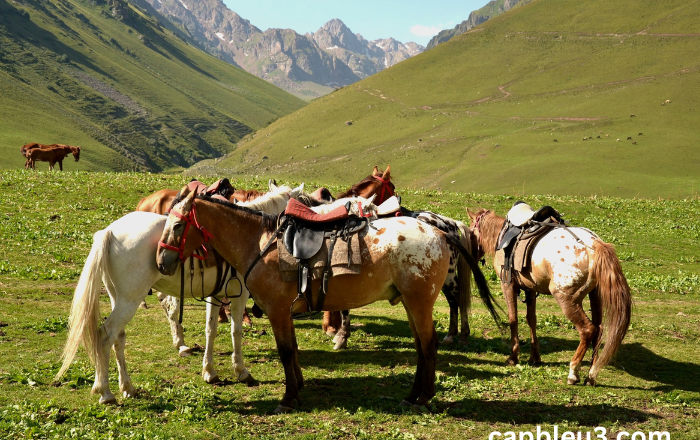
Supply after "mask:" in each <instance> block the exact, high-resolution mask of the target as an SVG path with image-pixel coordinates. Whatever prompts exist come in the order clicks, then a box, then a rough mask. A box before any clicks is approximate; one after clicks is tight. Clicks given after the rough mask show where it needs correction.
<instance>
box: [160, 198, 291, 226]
mask: <svg viewBox="0 0 700 440" xmlns="http://www.w3.org/2000/svg"><path fill="white" fill-rule="evenodd" d="M196 198H197V199H200V200H204V201H207V202H211V203H214V204H217V205H222V206H226V207H227V208H231V209H233V210H235V211H239V212H242V213H244V214H247V215H251V216H255V217H261V218H262V227H263V230H264V231H265V232H275V230H276V229H277V218H278V217H279V216H278V215H277V214H268V213H266V212H262V211H257V210H255V209H250V208H248V207H246V206H242V205H240V204H235V203H231V202H229V201H226V200H221V199H215V198H212V197H209V196H207V195H204V194H201V195H198V196H196ZM178 199H181V198H180V194H178V197H176V198H175V200H173V206H174V204H175V203H176V202H177V200H178Z"/></svg>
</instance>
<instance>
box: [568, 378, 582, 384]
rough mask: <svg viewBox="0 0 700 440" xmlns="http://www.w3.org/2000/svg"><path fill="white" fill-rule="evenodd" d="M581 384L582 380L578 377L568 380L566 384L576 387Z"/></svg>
mask: <svg viewBox="0 0 700 440" xmlns="http://www.w3.org/2000/svg"><path fill="white" fill-rule="evenodd" d="M579 382H581V379H579V378H578V377H577V378H573V377H569V378H568V379H567V380H566V383H568V384H569V385H576V384H577V383H579Z"/></svg>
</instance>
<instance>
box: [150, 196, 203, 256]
mask: <svg viewBox="0 0 700 440" xmlns="http://www.w3.org/2000/svg"><path fill="white" fill-rule="evenodd" d="M195 206H197V205H195V204H194V202H192V209H190V213H189V214H188V215H187V216H184V215H182V214H180V213H179V212H177V211H172V212H171V211H170V210H168V212H167V213H166V214H173V215H174V216H175V217H179V218H181V219H183V220H184V221H185V222H186V223H185V231H184V232H183V233H182V241H181V242H180V247H175V246H171V245H169V244H167V243H163V242H162V241H159V242H158V246H160V247H162V248H165V249H168V250H170V251H176V252H177V253H178V255H179V256H180V261H183V262H184V261H185V260H186V259H187V258H189V255H188V256H185V255H184V252H185V241H186V240H187V233H188V232H189V230H190V225H194V227H195V228H197V229H199V232H201V233H202V236H203V237H204V243H206V242H207V241H209V239H210V238H211V237H212V235H211V233H210V232H209V231H207V230H206V229H204V227H203V226H201V225H200V224H199V222H197V214H196V211H195ZM202 253H203V254H204V255H203V256H201V255H197V254H194V253H193V254H191V255H192V257H194V258H196V259H198V260H204V259H206V258H207V248H206V247H204V244H202Z"/></svg>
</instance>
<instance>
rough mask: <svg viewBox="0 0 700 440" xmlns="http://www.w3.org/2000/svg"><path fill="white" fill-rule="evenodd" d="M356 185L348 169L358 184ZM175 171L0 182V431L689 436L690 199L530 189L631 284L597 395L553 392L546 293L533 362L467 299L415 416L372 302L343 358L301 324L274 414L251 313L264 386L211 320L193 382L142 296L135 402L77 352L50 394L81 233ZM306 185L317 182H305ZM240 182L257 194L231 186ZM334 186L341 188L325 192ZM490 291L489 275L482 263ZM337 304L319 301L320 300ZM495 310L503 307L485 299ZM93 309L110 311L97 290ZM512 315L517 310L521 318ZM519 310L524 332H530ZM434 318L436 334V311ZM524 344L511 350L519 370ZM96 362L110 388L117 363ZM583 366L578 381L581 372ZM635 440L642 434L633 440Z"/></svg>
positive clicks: (567, 342)
mask: <svg viewBox="0 0 700 440" xmlns="http://www.w3.org/2000/svg"><path fill="white" fill-rule="evenodd" d="M354 177H355V178H353V179H352V180H350V181H348V182H346V183H347V184H350V183H352V181H356V180H359V179H360V178H361V177H363V176H362V174H360V175H357V176H354ZM186 180H187V179H186V178H185V177H183V176H165V175H154V174H103V173H85V172H64V173H45V172H37V173H26V172H22V171H0V189H1V191H0V206H2V207H3V209H2V211H0V243H2V246H0V323H1V324H0V325H1V327H0V390H1V392H0V438H8V439H17V438H67V437H74V438H141V439H166V438H201V439H211V438H244V437H253V436H254V437H258V438H279V437H280V436H285V437H288V438H399V439H413V438H438V439H442V438H455V439H465V438H467V439H486V438H488V435H489V433H491V432H492V431H494V430H497V431H500V432H506V431H511V430H514V431H516V432H517V431H533V432H534V431H535V430H536V427H537V426H538V425H539V426H541V427H542V429H544V430H547V431H549V432H550V433H551V432H552V430H553V429H554V428H553V427H554V426H555V425H556V426H557V427H558V431H559V433H560V435H561V433H562V432H563V431H567V430H568V431H581V432H583V436H584V437H583V438H585V435H586V434H585V433H586V432H590V433H591V438H596V437H595V436H596V434H595V433H594V431H593V430H594V428H595V427H598V426H601V427H604V428H606V432H607V437H606V438H615V436H616V435H617V433H618V432H622V431H627V432H630V433H632V432H635V431H641V432H644V433H645V437H644V438H648V433H649V431H668V432H669V433H670V438H671V439H674V440H676V439H696V438H698V436H700V421H699V420H700V417H699V416H700V383H699V382H698V380H697V373H698V371H700V362H699V361H698V357H697V346H698V343H699V342H700V298H699V297H698V293H699V292H698V290H699V289H700V279H699V277H698V273H700V255H698V253H697V242H698V239H699V238H700V226H699V225H698V222H697V219H698V218H700V200H698V199H697V198H694V199H690V198H688V199H685V200H663V199H659V200H648V199H621V198H608V197H591V198H588V197H565V196H528V197H525V198H524V199H525V200H526V201H527V202H528V203H530V204H531V205H533V206H539V205H542V204H551V205H554V206H555V207H557V208H559V209H560V210H561V211H562V212H563V213H564V215H565V217H566V218H567V219H568V220H569V221H570V222H571V223H573V224H575V225H581V226H586V227H589V228H591V229H593V230H594V231H596V232H598V233H599V234H600V235H601V236H602V237H603V238H604V239H605V240H607V241H611V242H613V243H615V245H616V248H617V251H618V254H619V256H620V257H621V259H622V264H623V268H624V270H625V273H626V274H627V276H628V278H629V280H630V284H631V286H632V287H633V297H634V301H635V308H634V314H633V319H632V326H631V330H630V332H629V334H628V336H627V338H626V339H625V342H624V344H623V346H622V348H621V350H620V352H619V353H618V356H617V357H616V360H615V361H614V362H613V363H612V365H610V366H609V367H608V368H606V369H605V370H603V372H602V373H601V375H600V376H599V381H600V385H599V386H597V387H595V388H590V387H584V386H567V385H565V383H566V375H567V372H568V362H569V360H570V358H571V356H572V355H573V351H574V349H575V347H576V345H577V343H578V342H577V341H578V338H577V336H576V334H575V330H574V329H573V327H572V326H571V324H570V323H569V322H568V321H567V320H566V319H565V318H564V317H563V315H562V314H561V313H560V311H559V310H558V307H557V306H556V304H555V303H554V301H553V300H552V299H551V298H541V299H540V301H539V302H538V306H539V321H538V331H539V334H540V336H541V343H542V355H543V361H544V366H542V367H539V368H533V367H530V366H527V365H523V366H519V367H505V366H504V361H505V357H506V353H507V350H508V349H507V346H506V344H505V343H504V341H503V340H502V339H501V338H500V336H499V334H498V332H497V330H496V329H495V327H494V325H493V323H492V322H491V321H490V318H488V316H487V314H486V311H485V309H484V308H483V307H482V306H480V305H476V306H475V308H474V311H473V315H472V318H471V323H472V337H471V341H470V343H469V344H468V345H467V346H465V347H456V346H455V347H447V346H440V348H439V353H438V365H437V378H438V379H437V391H438V394H437V396H436V397H435V398H434V399H433V401H432V408H431V411H430V412H429V413H415V412H412V411H404V410H402V409H401V408H399V406H398V403H399V401H400V400H401V398H402V397H403V396H404V395H405V394H406V393H407V392H408V387H409V385H410V383H411V381H412V378H413V373H414V369H415V362H416V354H415V350H414V348H413V341H412V338H411V336H410V329H409V327H408V324H407V322H406V319H405V314H404V311H403V309H402V308H401V307H400V306H398V307H391V306H389V305H388V304H383V303H382V304H379V303H377V304H374V305H372V306H369V307H366V308H363V309H360V310H356V311H354V312H353V317H354V318H353V324H354V325H353V332H354V333H353V335H352V337H351V339H350V341H349V349H348V350H346V351H343V352H334V351H333V350H332V343H331V342H330V340H329V338H328V337H326V336H325V335H323V334H322V333H321V331H320V329H319V327H320V323H319V321H318V320H316V321H310V322H301V323H298V325H297V326H296V327H297V335H298V337H299V343H300V361H301V365H302V368H303V372H304V377H305V379H306V380H307V382H306V383H307V386H306V387H305V388H304V390H303V391H302V392H301V398H302V405H301V406H300V407H299V408H298V410H297V411H295V412H294V413H291V414H288V415H281V416H273V415H270V413H271V411H272V410H273V409H274V408H275V407H276V405H277V403H278V401H279V399H280V398H281V395H282V392H283V388H284V384H283V378H284V376H283V372H282V367H281V363H280V362H279V357H278V355H277V352H276V348H275V344H274V339H273V337H272V334H271V333H272V332H271V330H270V327H269V325H268V323H267V321H266V320H265V319H258V320H255V321H254V327H253V328H251V329H249V330H247V331H246V332H245V334H244V338H243V341H244V347H243V352H244V356H245V359H246V365H247V366H248V368H249V369H250V371H251V373H252V374H253V375H254V376H255V377H256V378H257V379H258V380H260V381H261V384H260V385H259V386H257V387H255V388H247V387H245V386H244V385H242V384H238V383H233V382H232V373H231V367H230V345H229V342H228V337H227V334H228V331H229V327H228V325H221V326H220V327H219V334H220V339H219V341H218V342H219V344H218V349H217V350H216V355H215V360H216V364H217V369H218V371H219V376H220V377H221V378H222V379H223V380H224V382H222V383H220V384H217V385H215V386H212V385H207V384H205V383H204V382H203V381H202V380H201V378H200V376H199V373H200V371H201V358H200V355H201V352H200V353H195V355H194V356H191V357H189V358H180V357H178V356H177V353H176V350H175V349H173V348H172V347H171V346H170V336H169V332H168V326H167V323H166V321H165V317H164V315H163V313H162V311H161V310H160V308H159V306H158V305H157V301H156V299H155V297H148V298H147V303H148V305H149V308H148V309H147V310H139V311H138V312H137V314H136V317H135V318H134V320H133V321H132V322H131V323H130V325H129V326H127V336H128V338H127V353H126V354H127V362H128V366H129V370H130V372H131V373H132V379H133V381H134V385H135V386H136V387H137V388H138V389H139V396H138V397H137V398H135V399H121V398H120V399H119V405H117V406H110V407H103V406H100V405H98V404H97V398H96V397H95V396H92V395H90V388H91V386H92V379H93V374H94V370H93V368H92V366H91V364H90V363H89V361H88V359H87V356H86V355H85V352H84V350H81V351H80V352H79V356H78V358H77V360H76V362H75V364H74V365H73V366H72V367H71V369H70V370H69V372H68V374H67V376H66V377H65V378H64V379H63V383H61V384H60V385H59V386H56V385H55V384H53V383H52V381H53V376H54V374H55V373H56V371H57V370H58V367H59V356H60V352H61V349H62V344H63V342H64V341H65V338H66V334H67V332H66V324H67V316H68V311H69V307H70V301H71V298H72V292H73V288H74V286H75V283H76V281H77V278H78V276H79V273H80V270H81V268H82V264H83V261H84V259H85V257H86V256H87V253H88V250H89V248H90V244H91V236H92V234H93V233H94V232H95V231H97V230H98V229H101V228H103V227H105V226H106V225H108V224H109V223H110V222H112V221H113V220H115V219H117V218H119V217H120V216H122V215H123V214H125V213H127V212H129V211H130V210H131V209H133V207H134V206H135V204H136V203H137V202H138V200H139V199H140V198H141V197H142V196H144V195H146V194H149V193H150V192H152V191H154V190H157V189H161V188H178V187H179V186H180V185H182V184H183V183H185V182H186ZM307 184H309V185H311V186H313V182H307ZM234 185H235V186H237V187H248V188H251V187H259V188H261V187H264V183H263V182H262V181H259V180H251V179H245V180H237V181H234ZM332 189H333V190H334V191H337V190H339V189H341V188H340V187H332ZM399 191H400V193H401V195H402V196H403V200H404V202H403V203H404V205H405V206H408V207H411V208H415V209H423V208H429V209H432V210H434V211H436V212H440V213H444V214H447V215H450V216H452V217H455V218H459V219H463V220H465V219H466V213H465V212H464V207H465V206H469V207H477V206H483V207H493V208H496V209H497V210H498V211H499V212H504V211H505V209H507V207H509V206H510V205H511V204H512V203H513V202H514V201H515V200H517V197H515V196H511V195H502V196H493V195H481V194H475V193H464V194H462V193H455V192H437V191H433V190H403V191H401V188H399ZM485 273H486V275H487V278H489V279H490V280H491V285H492V288H493V289H494V291H495V292H497V289H496V285H495V283H494V281H495V273H494V272H493V270H492V269H490V268H488V267H487V268H485ZM331 294H333V293H331ZM497 298H498V299H499V301H500V302H501V303H502V297H501V295H500V294H498V293H497ZM102 305H103V312H104V314H105V315H106V314H107V313H108V310H109V302H108V300H107V298H106V295H105V296H103V304H102ZM521 314H522V313H521ZM203 318H204V308H203V307H202V306H201V305H200V304H199V303H196V302H189V303H187V305H186V306H185V321H184V326H185V329H186V333H185V335H186V338H187V341H188V343H189V344H194V343H197V344H199V345H204V326H203ZM523 318H524V317H521V321H522V322H521V327H520V328H521V332H520V334H521V336H522V337H525V336H526V335H527V328H526V325H525V323H524V319H523ZM434 320H435V324H436V328H437V330H438V334H439V337H440V338H441V337H442V336H444V335H445V333H446V330H447V324H448V307H447V303H446V301H445V300H444V299H442V298H441V299H440V300H439V301H438V303H437V306H436V309H435V312H434ZM528 349H529V346H528V344H525V345H524V348H523V356H522V359H523V361H524V360H525V359H527V351H528ZM112 365H113V367H112V368H111V369H110V374H111V386H112V390H113V391H114V390H116V389H117V384H116V379H117V376H116V369H115V368H114V361H112ZM585 368H586V367H584V372H585ZM599 432H600V431H599ZM637 438H638V439H640V438H642V437H639V436H638V437H637Z"/></svg>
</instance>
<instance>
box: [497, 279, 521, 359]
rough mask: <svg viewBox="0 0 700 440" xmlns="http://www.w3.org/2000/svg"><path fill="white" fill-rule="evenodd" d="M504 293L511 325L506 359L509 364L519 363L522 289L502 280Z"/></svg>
mask: <svg viewBox="0 0 700 440" xmlns="http://www.w3.org/2000/svg"><path fill="white" fill-rule="evenodd" d="M501 289H503V295H504V296H505V297H506V304H508V323H509V325H510V349H511V351H510V356H509V357H508V359H507V360H506V364H507V365H517V364H518V356H519V355H520V340H519V339H518V293H519V292H520V289H518V288H517V287H515V283H512V282H511V283H510V284H505V283H503V282H501Z"/></svg>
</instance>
